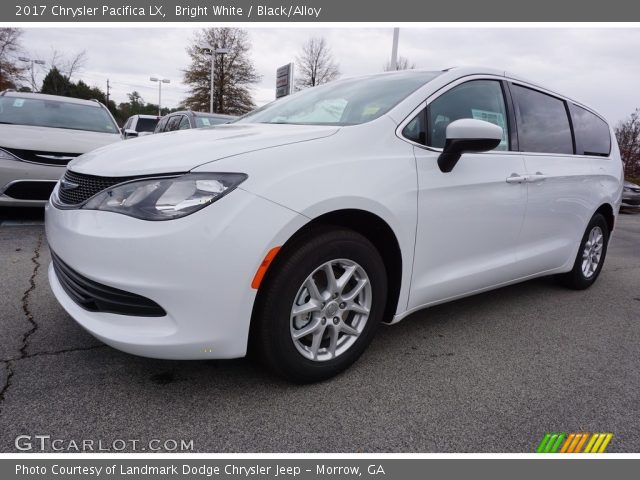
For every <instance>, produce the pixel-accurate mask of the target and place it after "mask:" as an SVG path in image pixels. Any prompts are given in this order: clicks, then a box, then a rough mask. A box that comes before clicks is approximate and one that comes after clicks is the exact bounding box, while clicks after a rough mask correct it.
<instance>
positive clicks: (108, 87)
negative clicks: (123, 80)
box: [107, 78, 111, 108]
mask: <svg viewBox="0 0 640 480" xmlns="http://www.w3.org/2000/svg"><path fill="white" fill-rule="evenodd" d="M110 90H111V87H110V86H109V79H108V78H107V108H109V91H110Z"/></svg>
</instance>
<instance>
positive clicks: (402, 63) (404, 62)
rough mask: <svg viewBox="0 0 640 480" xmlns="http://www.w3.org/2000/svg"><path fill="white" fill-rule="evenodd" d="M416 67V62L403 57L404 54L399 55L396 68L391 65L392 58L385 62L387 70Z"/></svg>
mask: <svg viewBox="0 0 640 480" xmlns="http://www.w3.org/2000/svg"><path fill="white" fill-rule="evenodd" d="M414 68H416V64H415V63H413V62H410V61H409V59H408V58H407V57H403V56H402V55H400V56H399V57H398V60H397V61H396V66H395V68H393V66H392V65H391V60H389V61H388V62H387V63H385V64H384V71H385V72H390V71H392V70H413V69H414Z"/></svg>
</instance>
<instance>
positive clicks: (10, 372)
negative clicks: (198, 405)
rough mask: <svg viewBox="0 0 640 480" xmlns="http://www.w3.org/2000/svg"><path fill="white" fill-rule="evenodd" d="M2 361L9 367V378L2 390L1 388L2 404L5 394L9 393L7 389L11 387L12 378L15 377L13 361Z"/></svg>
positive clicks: (0, 402) (0, 403) (0, 397)
mask: <svg viewBox="0 0 640 480" xmlns="http://www.w3.org/2000/svg"><path fill="white" fill-rule="evenodd" d="M2 363H4V364H5V365H6V367H7V379H6V380H5V382H4V385H3V386H2V390H0V406H1V405H2V403H3V402H4V396H5V394H6V393H7V390H9V387H10V386H11V380H12V379H13V361H12V360H3V361H2ZM0 413H2V410H0Z"/></svg>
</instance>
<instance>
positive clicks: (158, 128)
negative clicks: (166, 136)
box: [154, 117, 169, 133]
mask: <svg viewBox="0 0 640 480" xmlns="http://www.w3.org/2000/svg"><path fill="white" fill-rule="evenodd" d="M168 120H169V118H168V117H162V118H161V119H160V121H159V122H158V124H157V125H156V129H155V130H154V133H162V132H164V131H165V127H166V126H167V121H168Z"/></svg>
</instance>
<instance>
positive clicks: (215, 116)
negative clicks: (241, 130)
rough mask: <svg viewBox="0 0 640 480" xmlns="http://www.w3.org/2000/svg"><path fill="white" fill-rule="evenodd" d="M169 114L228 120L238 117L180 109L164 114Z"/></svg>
mask: <svg viewBox="0 0 640 480" xmlns="http://www.w3.org/2000/svg"><path fill="white" fill-rule="evenodd" d="M169 115H193V116H194V117H210V118H228V119H229V120H232V119H234V118H238V117H237V116H235V115H225V114H223V113H209V112H194V111H193V110H180V111H177V112H171V113H168V114H167V115H166V116H169Z"/></svg>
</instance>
